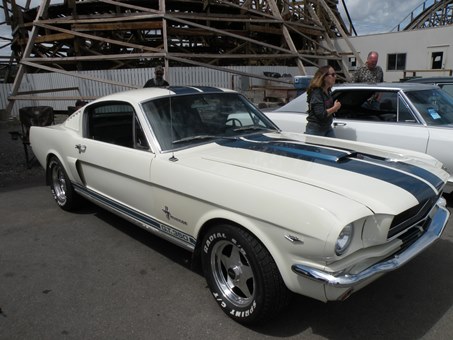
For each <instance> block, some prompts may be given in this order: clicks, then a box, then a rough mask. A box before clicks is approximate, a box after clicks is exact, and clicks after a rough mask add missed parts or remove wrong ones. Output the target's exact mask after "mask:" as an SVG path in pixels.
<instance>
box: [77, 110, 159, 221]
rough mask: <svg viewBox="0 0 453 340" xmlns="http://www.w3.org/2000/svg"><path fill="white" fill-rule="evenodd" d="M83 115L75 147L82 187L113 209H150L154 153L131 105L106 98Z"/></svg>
mask: <svg viewBox="0 0 453 340" xmlns="http://www.w3.org/2000/svg"><path fill="white" fill-rule="evenodd" d="M84 115H85V116H84V119H85V127H84V129H85V130H84V138H83V139H82V140H81V141H80V144H77V145H76V146H75V147H76V148H77V149H78V150H79V154H78V159H79V161H78V164H79V172H80V174H81V178H82V180H83V182H84V184H85V186H86V189H88V191H89V193H90V194H91V195H95V196H96V198H97V199H100V200H102V201H104V203H106V204H108V205H113V206H114V208H115V209H118V208H121V207H125V206H129V207H134V208H135V209H137V210H140V211H142V212H146V213H150V212H151V210H150V209H151V206H152V204H150V203H151V201H152V197H153V195H152V190H153V189H152V186H151V185H150V168H151V163H152V161H153V159H154V153H153V152H151V151H150V149H149V146H148V142H147V140H146V136H145V134H144V133H143V130H142V128H141V125H140V122H139V120H138V119H137V116H136V113H135V111H134V108H133V107H132V106H131V105H130V104H128V103H124V102H108V103H102V104H99V105H95V106H91V107H89V108H88V109H87V110H86V111H85V113H84ZM118 203H121V205H122V206H121V205H119V204H118Z"/></svg>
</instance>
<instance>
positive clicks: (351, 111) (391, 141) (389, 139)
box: [333, 90, 429, 153]
mask: <svg viewBox="0 0 453 340" xmlns="http://www.w3.org/2000/svg"><path fill="white" fill-rule="evenodd" d="M335 98H336V99H338V100H340V102H342V107H341V109H340V111H338V112H337V114H336V116H335V118H334V122H333V127H334V131H335V135H336V137H337V138H342V139H349V140H355V141H359V142H366V143H373V144H380V145H387V146H392V147H399V148H404V149H410V150H416V151H420V152H424V153H426V149H427V143H428V140H429V131H428V129H427V128H426V127H425V126H424V125H423V124H420V122H419V121H418V120H417V118H416V116H414V114H413V112H412V110H411V109H410V108H409V106H408V105H407V103H406V102H405V101H404V99H403V98H402V97H401V96H400V94H399V93H398V92H397V91H380V92H376V91H375V90H350V91H344V93H339V92H338V93H337V92H335Z"/></svg>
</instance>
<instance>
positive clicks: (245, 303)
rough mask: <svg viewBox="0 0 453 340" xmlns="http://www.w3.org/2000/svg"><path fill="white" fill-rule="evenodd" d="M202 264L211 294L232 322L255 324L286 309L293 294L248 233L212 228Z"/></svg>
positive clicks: (269, 259)
mask: <svg viewBox="0 0 453 340" xmlns="http://www.w3.org/2000/svg"><path fill="white" fill-rule="evenodd" d="M201 261H202V267H203V273H204V276H205V277H206V281H207V283H208V286H209V289H210V290H211V293H212V294H213V296H214V298H215V300H216V301H217V303H218V304H219V305H220V307H221V308H222V310H223V311H224V312H225V313H226V314H227V315H228V316H229V317H231V318H232V319H234V320H236V321H238V322H240V323H242V324H248V325H250V324H256V323H258V322H263V321H265V320H267V319H269V318H272V317H273V316H275V315H277V314H278V313H279V312H280V311H281V310H282V309H283V308H285V307H286V306H287V304H288V301H289V296H290V292H289V290H288V288H287V287H286V286H285V284H284V282H283V279H282V277H281V275H280V272H279V270H278V268H277V265H276V264H275V262H274V259H273V258H272V256H271V255H270V253H269V252H268V250H267V249H266V248H265V247H264V246H263V245H262V244H261V243H260V242H259V241H258V240H257V239H256V237H254V236H253V235H252V234H250V233H249V232H247V231H245V230H242V229H240V228H239V227H235V226H231V225H219V226H216V227H214V228H211V229H210V230H209V231H208V232H207V234H206V235H205V236H204V238H203V245H202V257H201Z"/></svg>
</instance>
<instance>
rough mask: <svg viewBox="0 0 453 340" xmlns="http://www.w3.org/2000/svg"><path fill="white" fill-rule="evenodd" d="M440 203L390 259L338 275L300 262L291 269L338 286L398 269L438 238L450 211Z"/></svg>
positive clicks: (350, 284)
mask: <svg viewBox="0 0 453 340" xmlns="http://www.w3.org/2000/svg"><path fill="white" fill-rule="evenodd" d="M442 203H443V202H442V200H439V201H438V202H437V207H438V210H437V212H436V213H435V215H434V216H433V218H432V221H431V224H430V225H429V227H428V229H427V230H426V232H425V233H424V234H423V235H422V236H421V237H420V238H419V239H418V240H417V241H415V242H414V243H413V244H412V245H411V246H409V247H408V248H407V249H406V250H405V251H404V252H402V253H400V254H397V255H395V256H394V257H392V258H390V259H387V260H384V261H382V262H379V263H376V264H375V265H373V266H371V267H369V268H367V269H365V270H364V271H362V272H360V273H358V274H341V273H340V274H339V275H338V276H335V273H329V272H325V271H322V270H320V269H317V268H312V267H309V266H305V265H301V264H294V265H292V267H291V269H292V270H293V271H294V272H295V273H296V274H298V275H301V276H303V277H305V278H308V279H311V280H315V281H317V282H319V283H322V284H325V285H329V286H335V287H339V288H347V287H353V286H355V285H357V284H359V283H361V282H363V281H365V280H368V279H371V278H372V277H373V276H375V275H379V274H383V273H386V272H389V271H392V270H395V269H398V268H400V267H401V266H403V265H404V264H406V263H407V262H409V261H410V260H411V259H412V258H414V257H415V256H416V255H418V254H419V253H421V252H422V251H423V250H425V249H426V248H428V247H429V246H430V245H431V244H432V243H434V242H435V241H436V240H437V239H438V238H440V236H441V235H442V232H443V230H444V228H445V225H446V224H447V221H448V218H449V216H450V212H449V211H448V210H447V209H446V208H445V207H444V206H442Z"/></svg>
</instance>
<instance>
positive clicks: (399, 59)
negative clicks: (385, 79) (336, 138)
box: [387, 53, 406, 71]
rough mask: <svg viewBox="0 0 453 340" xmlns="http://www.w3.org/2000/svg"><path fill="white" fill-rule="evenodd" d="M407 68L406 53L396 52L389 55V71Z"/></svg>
mask: <svg viewBox="0 0 453 340" xmlns="http://www.w3.org/2000/svg"><path fill="white" fill-rule="evenodd" d="M405 69H406V53H394V54H388V55H387V71H397V70H405Z"/></svg>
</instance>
